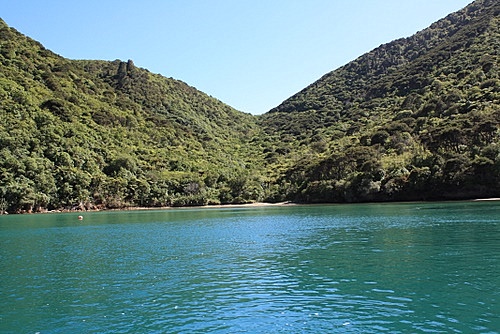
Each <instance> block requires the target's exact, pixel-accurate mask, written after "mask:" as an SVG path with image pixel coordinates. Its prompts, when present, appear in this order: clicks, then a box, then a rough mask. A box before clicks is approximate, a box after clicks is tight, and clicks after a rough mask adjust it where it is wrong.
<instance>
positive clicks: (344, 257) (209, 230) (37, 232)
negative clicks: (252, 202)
mask: <svg viewBox="0 0 500 334" xmlns="http://www.w3.org/2000/svg"><path fill="white" fill-rule="evenodd" d="M78 215H79V214H78V213H74V214H73V213H71V214H46V215H22V216H0V272H1V279H0V332H1V333H69V332H71V333H326V332H331V333H381V332H387V333H498V331H499V330H500V318H499V313H500V311H499V305H498V297H499V289H498V287H499V286H500V280H499V278H498V277H499V276H500V268H499V265H500V255H499V254H500V202H453V203H411V204H356V205H325V206H286V207H252V208H222V209H215V208H214V209H175V210H174V209H173V210H163V211H129V212H94V213H85V214H84V220H83V221H78V219H77V216H78Z"/></svg>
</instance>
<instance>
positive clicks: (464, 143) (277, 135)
mask: <svg viewBox="0 0 500 334" xmlns="http://www.w3.org/2000/svg"><path fill="white" fill-rule="evenodd" d="M499 11H500V3H499V2H498V1H493V0H478V1H475V2H473V3H472V4H470V5H469V6H467V7H466V8H464V9H463V10H461V11H458V12H456V13H453V14H450V15H448V16H447V17H446V18H444V19H442V20H440V21H438V22H436V23H434V24H432V25H431V26H430V27H429V28H427V29H424V30H423V31H420V32H418V33H417V34H415V35H413V36H411V37H409V38H402V39H399V40H396V41H393V42H391V43H388V44H384V45H381V46H380V47H378V48H376V49H375V50H373V51H371V52H368V53H366V54H364V55H362V56H361V57H359V58H358V59H356V60H354V61H353V62H350V63H348V64H347V65H345V66H343V67H341V68H339V69H338V70H335V71H333V72H330V73H328V74H326V75H324V76H323V77H322V78H320V79H319V80H318V81H316V82H314V83H313V84H311V85H310V86H308V87H307V88H305V89H304V90H302V91H300V92H298V93H297V94H295V95H294V96H292V97H291V98H289V99H287V100H286V101H284V102H283V103H282V104H281V105H279V106H278V107H276V108H274V109H273V110H271V111H270V112H269V113H267V114H265V115H263V116H262V117H261V119H260V122H261V124H262V126H263V127H264V128H265V129H266V131H267V133H268V134H270V135H273V137H274V139H275V141H276V143H275V147H274V149H273V150H271V151H270V152H269V154H268V161H269V162H270V163H275V164H276V166H284V167H282V168H281V169H280V173H279V174H277V175H276V178H277V179H278V180H279V181H278V184H279V188H281V189H286V196H285V197H287V198H294V199H296V200H300V201H306V202H343V201H367V200H369V201H372V200H403V199H413V200H415V199H450V198H470V197H475V196H480V197H484V196H499V195H500V177H499V175H500V154H499V153H500V146H499V123H500V115H499V113H500V111H499V98H500V93H499V90H500V82H499V72H498V51H499V43H500V35H499V32H500V27H499ZM297 151H299V152H301V154H299V155H298V154H297Z"/></svg>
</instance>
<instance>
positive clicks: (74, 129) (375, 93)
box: [0, 0, 500, 212]
mask: <svg viewBox="0 0 500 334" xmlns="http://www.w3.org/2000/svg"><path fill="white" fill-rule="evenodd" d="M499 13H500V4H499V3H498V1H494V0H477V1H475V2H473V3H472V4H471V5H469V6H468V7H466V8H465V9H463V10H461V11H459V12H456V13H453V14H450V15H449V16H447V17H446V18H444V19H442V20H440V21H438V22H436V23H435V24H433V25H432V26H430V27H429V28H427V29H425V30H423V31H421V32H418V33H417V34H415V35H414V36H411V37H408V38H402V39H399V40H396V41H393V42H391V43H388V44H385V45H381V46H380V47H378V48H376V49H375V50H373V51H371V52H368V53H367V54H364V55H362V56H360V57H359V58H358V59H356V60H354V61H353V62H350V63H348V64H346V65H345V66H343V67H341V68H339V69H337V70H335V71H333V72H331V73H328V74H326V75H325V76H323V77H322V78H320V79H319V80H318V81H316V82H315V83H313V84H311V85H310V86H309V87H307V88H305V89H304V90H302V91H300V92H298V93H297V94H296V95H294V96H292V97H291V98H290V99H288V100H286V101H284V102H283V103H282V104H281V105H279V106H278V107H276V108H275V109H273V110H271V111H270V112H268V113H266V114H264V115H261V116H252V115H249V114H245V113H243V112H240V111H237V110H234V109H233V108H231V107H230V106H228V105H226V104H224V103H222V102H221V101H219V100H217V99H214V98H212V97H209V96H207V95H206V94H204V93H202V92H200V91H198V90H197V89H195V88H193V87H191V86H189V85H187V84H185V83H183V82H181V81H178V80H175V79H172V78H165V77H163V76H161V75H158V74H153V73H150V72H149V71H147V70H145V69H142V68H138V67H136V66H135V65H134V63H133V61H131V60H129V61H127V62H124V61H120V60H116V61H111V62H110V61H98V60H69V59H66V58H63V57H61V56H59V55H56V54H54V53H53V52H51V51H49V50H47V49H45V48H44V47H43V46H42V45H41V44H40V43H38V42H36V41H34V40H32V39H30V38H29V37H26V36H24V35H22V34H21V33H19V32H18V31H16V30H15V29H14V28H11V27H9V26H8V25H7V24H6V23H5V22H3V21H2V20H0V212H4V211H8V212H33V211H35V212H36V211H45V210H53V209H93V208H123V207H127V206H166V205H173V206H186V205H206V204H219V203H223V204H224V203H247V202H254V201H285V200H289V201H297V202H306V203H311V202H358V201H390V200H437V199H466V198H474V197H492V196H494V197H500V130H499V124H500V111H499V100H500V80H499V71H498V51H499V46H500V44H499V43H500V26H499V21H500V19H499Z"/></svg>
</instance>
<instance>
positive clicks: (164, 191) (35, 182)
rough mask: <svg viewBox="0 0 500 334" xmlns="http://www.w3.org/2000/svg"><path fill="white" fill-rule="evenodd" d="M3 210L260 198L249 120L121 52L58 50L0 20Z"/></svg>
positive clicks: (0, 184)
mask: <svg viewBox="0 0 500 334" xmlns="http://www.w3.org/2000/svg"><path fill="white" fill-rule="evenodd" d="M0 119H1V122H0V171H1V174H0V201H1V203H2V206H3V209H7V210H8V211H23V210H24V211H31V210H35V211H36V210H43V209H59V208H71V207H87V208H90V207H96V206H97V207H123V206H160V205H195V204H196V205H199V204H207V203H220V202H223V203H233V202H247V201H255V200H262V198H261V197H262V196H263V195H262V194H261V193H258V192H256V191H255V188H256V187H260V186H259V184H260V182H259V179H258V175H254V174H253V171H252V170H253V169H252V168H248V166H252V167H254V166H255V167H259V169H260V167H262V166H261V164H260V163H259V162H258V161H255V160H256V159H257V158H258V156H259V155H258V154H255V152H254V151H255V150H254V148H253V146H251V145H250V139H251V138H253V136H255V135H256V134H258V133H259V131H260V130H259V129H258V127H257V126H256V123H255V118H254V117H253V116H251V115H249V114H244V113H242V112H239V111H236V110H234V109H233V108H231V107H229V106H227V105H225V104H223V103H222V102H220V101H218V100H216V99H214V98H211V97H209V96H207V95H206V94H204V93H202V92H200V91H198V90H196V89H195V88H193V87H190V86H188V85H187V84H185V83H183V82H181V81H178V80H174V79H167V78H164V77H162V76H160V75H156V74H152V73H150V72H148V71H147V70H144V69H140V68H137V67H136V66H134V64H133V62H132V61H128V62H122V61H119V60H116V61H113V62H106V61H83V60H82V61H80V60H79V61H74V60H68V59H65V58H63V57H60V56H58V55H56V54H54V53H52V52H51V51H49V50H46V49H45V48H44V47H43V46H42V45H40V44H39V43H37V42H36V41H33V40H31V39H30V38H28V37H26V36H23V35H22V34H20V33H19V32H17V31H16V30H14V29H13V28H9V27H8V26H7V25H6V24H5V23H4V22H3V21H0Z"/></svg>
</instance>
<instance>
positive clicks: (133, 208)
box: [0, 197, 500, 216]
mask: <svg viewBox="0 0 500 334" xmlns="http://www.w3.org/2000/svg"><path fill="white" fill-rule="evenodd" d="M460 201H462V202H494V201H500V197H490V198H473V199H465V200H450V201H446V200H443V201H424V202H428V203H434V202H460ZM417 202H420V201H409V202H390V201H389V202H369V203H378V204H381V203H417ZM367 203H368V202H367ZM367 203H364V204H367ZM322 204H323V205H330V204H331V205H341V204H362V203H295V202H291V201H284V202H277V203H269V202H254V203H241V204H213V205H200V206H158V207H147V206H130V207H124V208H111V209H107V208H96V209H89V210H71V209H59V210H50V211H42V212H21V213H0V216H2V215H17V214H51V213H84V212H101V211H148V210H172V209H212V208H213V209H223V208H258V207H273V206H275V207H284V206H294V205H322Z"/></svg>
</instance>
